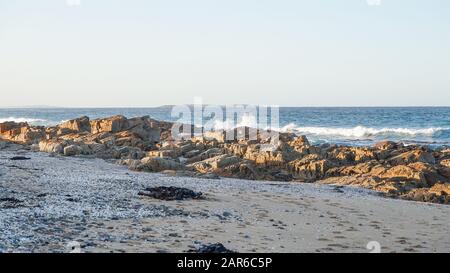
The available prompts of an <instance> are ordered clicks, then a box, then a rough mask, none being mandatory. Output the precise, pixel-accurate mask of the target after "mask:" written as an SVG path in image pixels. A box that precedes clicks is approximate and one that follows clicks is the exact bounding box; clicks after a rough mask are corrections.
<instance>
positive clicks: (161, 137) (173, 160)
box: [0, 116, 450, 203]
mask: <svg viewBox="0 0 450 273" xmlns="http://www.w3.org/2000/svg"><path fill="white" fill-rule="evenodd" d="M171 126H172V123H170V122H161V121H156V120H153V119H151V118H150V117H147V116H145V117H138V118H130V119H129V118H126V117H124V116H113V117H109V118H102V119H95V120H90V119H89V118H88V117H81V118H78V119H74V120H70V121H66V122H64V123H62V124H60V125H57V126H53V127H47V128H44V127H38V126H30V125H28V124H27V123H14V122H6V123H1V124H0V138H1V139H2V140H5V141H10V142H17V143H22V144H29V145H32V146H31V149H32V150H39V151H41V152H47V153H54V154H58V155H63V156H91V157H97V158H104V159H110V160H117V161H118V163H120V164H123V165H126V166H128V167H129V169H131V170H134V171H146V172H165V173H168V172H169V173H170V174H171V175H198V176H201V177H217V176H222V177H234V178H242V179H254V180H276V181H297V182H308V183H322V184H334V185H346V186H356V187H363V188H367V189H372V190H376V191H379V192H381V193H383V194H386V195H387V196H392V197H399V198H403V199H408V200H416V201H425V202H439V203H446V202H447V203H448V193H449V192H448V191H449V190H448V185H449V183H450V149H445V148H442V149H435V150H432V149H430V148H428V147H422V146H414V145H410V146H404V145H402V144H399V143H394V142H389V141H386V142H381V143H377V144H376V145H374V146H373V147H346V146H338V145H319V146H317V145H312V144H311V143H310V142H309V141H308V139H307V138H306V137H305V136H296V135H294V134H291V133H280V134H279V136H278V139H279V141H278V142H277V143H276V144H277V145H268V144H273V143H272V141H271V137H272V136H274V132H267V131H266V132H265V131H261V130H259V131H256V130H253V129H251V128H248V127H240V128H236V129H234V130H228V131H219V132H204V134H203V135H202V136H195V137H192V138H190V139H184V140H175V139H173V138H172V136H171ZM230 136H233V137H234V139H231V138H230ZM254 136H256V138H255V137H254ZM0 143H2V142H1V141H0Z"/></svg>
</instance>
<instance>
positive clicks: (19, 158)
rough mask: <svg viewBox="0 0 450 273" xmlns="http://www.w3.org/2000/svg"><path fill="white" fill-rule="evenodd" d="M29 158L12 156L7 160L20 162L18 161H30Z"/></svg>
mask: <svg viewBox="0 0 450 273" xmlns="http://www.w3.org/2000/svg"><path fill="white" fill-rule="evenodd" d="M30 159H31V158H29V157H25V156H13V157H11V158H10V159H9V160H12V161H20V160H30Z"/></svg>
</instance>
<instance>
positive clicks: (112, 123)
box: [90, 115, 128, 134]
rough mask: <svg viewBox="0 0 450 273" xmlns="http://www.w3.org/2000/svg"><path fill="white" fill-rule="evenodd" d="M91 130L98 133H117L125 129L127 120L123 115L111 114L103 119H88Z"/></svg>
mask: <svg viewBox="0 0 450 273" xmlns="http://www.w3.org/2000/svg"><path fill="white" fill-rule="evenodd" d="M90 125H91V132H92V133H93V134H98V133H118V132H120V131H123V130H125V129H127V127H128V120H127V118H126V117H124V116H120V115H118V116H113V117H109V118H104V119H95V120H92V121H90Z"/></svg>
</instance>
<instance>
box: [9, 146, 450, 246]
mask: <svg viewBox="0 0 450 273" xmlns="http://www.w3.org/2000/svg"><path fill="white" fill-rule="evenodd" d="M24 148H25V149H24ZM14 156H23V157H27V158H30V159H29V160H23V161H22V160H21V161H11V160H10V159H11V158H12V157H14ZM68 170H70V171H69V172H68ZM0 174H1V176H0V181H1V182H0V186H1V188H2V191H1V197H0V199H3V200H5V198H10V199H16V200H18V201H20V202H18V203H17V204H16V205H17V207H12V208H5V207H0V210H1V212H2V213H1V214H0V217H1V221H0V225H2V227H1V228H2V230H3V231H4V232H2V234H1V235H0V237H1V240H0V242H1V243H0V252H68V249H67V248H66V246H67V244H68V243H70V242H72V241H77V242H79V243H80V244H81V251H82V252H186V251H189V250H192V249H193V248H195V246H196V244H207V243H222V244H224V245H225V246H226V247H227V248H228V249H231V250H234V251H237V252H241V253H242V252H244V253H245V252H363V253H364V252H369V250H368V249H367V248H366V246H367V244H368V243H369V242H372V241H377V242H379V243H380V246H381V252H448V251H450V241H449V240H448V233H449V232H450V223H449V222H448V219H447V216H448V215H449V213H450V206H445V205H435V204H427V203H416V202H411V201H402V200H395V199H386V198H384V197H381V196H379V194H377V193H375V192H373V191H370V190H364V189H357V188H349V187H343V188H340V187H334V186H326V185H319V184H301V183H289V182H271V181H269V182H265V181H248V180H239V179H233V178H219V179H204V178H195V177H173V176H169V175H166V174H161V173H159V174H155V173H145V172H130V171H129V170H127V168H126V167H123V166H118V165H116V164H113V163H108V162H106V161H104V160H102V159H95V158H84V157H83V156H77V157H64V156H59V155H51V154H46V153H41V152H33V151H30V150H27V149H26V147H23V146H20V145H19V146H17V145H9V147H6V148H4V149H2V150H1V151H0ZM148 186H179V187H184V188H189V189H192V190H195V191H200V192H202V193H203V194H204V195H205V199H204V200H184V201H161V200H154V199H151V198H146V197H142V196H139V195H138V192H139V191H140V190H142V189H143V188H145V187H148ZM0 205H4V202H3V203H2V202H0Z"/></svg>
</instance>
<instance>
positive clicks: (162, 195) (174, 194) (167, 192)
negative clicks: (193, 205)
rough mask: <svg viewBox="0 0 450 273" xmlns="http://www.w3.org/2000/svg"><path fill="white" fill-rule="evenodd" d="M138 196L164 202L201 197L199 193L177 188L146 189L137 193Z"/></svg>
mask: <svg viewBox="0 0 450 273" xmlns="http://www.w3.org/2000/svg"><path fill="white" fill-rule="evenodd" d="M138 195H140V196H147V197H151V198H155V199H159V200H166V201H173V200H186V199H200V198H202V197H203V196H202V195H203V194H202V193H201V192H195V191H193V190H190V189H185V188H177V187H156V188H146V189H145V191H142V192H139V193H138Z"/></svg>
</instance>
